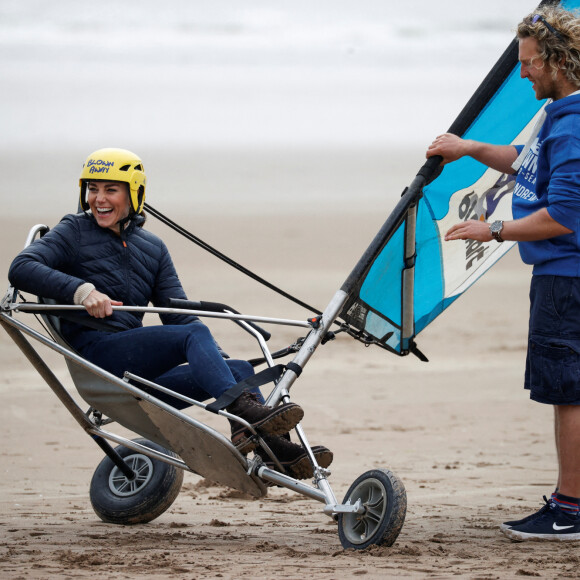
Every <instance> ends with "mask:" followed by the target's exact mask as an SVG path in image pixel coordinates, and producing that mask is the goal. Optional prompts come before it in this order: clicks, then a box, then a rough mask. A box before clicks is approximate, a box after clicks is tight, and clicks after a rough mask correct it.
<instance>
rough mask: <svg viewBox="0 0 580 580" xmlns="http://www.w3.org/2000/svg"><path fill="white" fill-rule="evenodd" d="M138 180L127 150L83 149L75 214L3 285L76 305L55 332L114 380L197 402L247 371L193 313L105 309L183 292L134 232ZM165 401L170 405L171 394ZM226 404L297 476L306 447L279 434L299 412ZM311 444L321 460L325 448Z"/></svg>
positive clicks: (235, 436)
mask: <svg viewBox="0 0 580 580" xmlns="http://www.w3.org/2000/svg"><path fill="white" fill-rule="evenodd" d="M145 183H146V178H145V172H144V169H143V164H142V162H141V160H140V159H139V157H137V156H136V155H135V154H134V153H131V152H130V151H127V150H124V149H100V150H98V151H95V152H94V153H93V154H91V155H89V157H88V158H87V160H86V162H85V164H84V166H83V169H82V173H81V178H80V181H79V184H80V205H81V208H82V209H83V212H82V213H79V214H76V215H72V214H71V215H67V216H65V217H64V218H63V219H62V220H61V222H60V223H59V224H58V225H57V226H56V227H55V228H54V229H52V230H51V231H50V232H48V233H47V234H46V235H45V236H44V237H42V238H41V239H39V240H36V241H35V242H34V243H33V244H31V245H30V246H29V247H28V248H26V249H25V250H23V251H22V252H21V253H20V254H19V255H18V256H17V257H16V258H15V260H14V261H13V263H12V265H11V267H10V271H9V275H8V276H9V279H10V283H11V284H12V285H13V286H14V287H16V288H18V289H20V290H23V291H25V292H31V293H34V294H36V295H38V296H42V297H44V298H52V299H55V300H56V301H57V302H59V303H61V304H71V303H73V304H79V305H82V306H84V308H85V311H84V312H81V313H80V315H79V316H78V317H74V319H72V320H71V319H70V318H69V319H63V320H62V323H61V330H62V334H63V335H64V337H65V338H66V339H67V340H68V342H69V343H70V344H71V345H72V347H73V348H75V349H76V350H77V351H78V352H79V353H80V354H81V355H82V356H83V357H85V358H86V359H87V360H89V361H90V362H92V363H94V364H96V365H99V366H100V367H102V368H103V369H105V370H107V371H109V372H111V373H112V374H115V375H116V376H119V377H122V376H123V373H124V372H125V371H129V372H132V373H134V374H136V375H139V376H140V377H143V378H145V379H148V380H151V381H154V382H156V383H158V384H160V385H162V386H165V387H167V388H169V389H171V390H173V391H176V392H178V393H181V394H184V395H187V396H188V397H191V398H193V399H196V400H200V401H203V400H205V399H208V398H211V397H213V398H216V399H217V398H218V397H220V396H221V395H222V394H223V393H225V392H226V391H228V389H230V388H231V387H233V386H234V385H235V384H237V383H238V382H240V381H242V380H243V379H245V378H247V377H249V376H250V375H252V374H253V369H252V367H251V365H250V364H249V363H247V362H246V361H241V360H225V359H224V357H223V356H222V354H221V352H220V350H219V347H218V346H217V344H216V342H215V340H214V338H213V337H212V335H211V333H210V331H209V329H208V328H207V327H206V326H205V325H204V324H203V323H202V322H201V321H200V320H199V319H198V318H196V317H194V316H190V315H185V314H161V315H160V318H161V321H162V323H163V325H162V326H146V327H145V326H143V324H142V319H143V313H137V312H127V311H119V310H115V311H113V306H121V305H126V306H147V305H148V304H149V303H152V304H153V305H154V306H158V307H165V306H168V304H169V299H170V298H182V299H185V298H186V295H185V292H184V290H183V288H182V286H181V283H180V281H179V278H178V276H177V273H176V271H175V268H174V266H173V262H172V260H171V257H170V255H169V252H168V250H167V247H166V246H165V244H164V243H163V242H162V240H161V239H159V238H158V237H157V236H155V235H154V234H152V233H150V232H148V231H147V230H145V229H144V228H143V224H144V222H145V218H144V217H143V215H142V210H143V205H144V202H145ZM95 319H96V320H95ZM172 404H175V405H176V406H177V405H178V404H179V403H178V402H177V400H176V399H173V400H172ZM226 410H227V411H228V412H230V413H232V414H234V415H237V416H239V417H241V418H242V419H244V420H246V421H247V422H248V423H250V424H251V425H252V426H253V427H254V428H255V429H257V430H259V432H260V433H261V434H262V435H264V436H266V437H268V439H267V440H268V444H270V446H271V447H272V444H273V447H272V449H273V451H274V452H275V453H276V454H277V455H278V456H279V458H280V459H281V462H282V464H283V465H285V466H288V471H289V473H290V474H291V475H294V476H295V477H298V476H300V475H301V472H303V471H304V469H302V467H303V466H304V465H305V462H307V457H306V452H305V450H304V449H303V448H302V447H301V446H299V445H296V444H294V443H292V442H290V441H289V440H288V438H287V437H281V435H285V434H287V433H288V431H289V430H290V429H292V428H294V427H295V426H296V424H297V423H298V422H299V421H300V420H301V419H302V417H303V414H304V413H303V411H302V409H301V408H300V407H299V406H298V405H297V404H296V403H284V404H281V405H279V406H278V407H276V408H271V407H268V406H266V405H264V404H263V398H262V397H261V395H260V394H259V392H257V393H252V392H248V391H244V392H243V393H242V394H241V395H240V396H239V397H238V398H237V399H235V400H234V401H233V402H232V403H230V404H229V405H228V406H227V407H226ZM232 441H233V442H234V444H236V445H237V446H238V449H240V451H242V452H244V453H247V452H249V451H250V450H252V448H253V446H254V444H253V443H251V442H249V441H248V440H247V433H246V431H245V429H244V427H243V426H241V425H240V423H237V422H232ZM317 449H318V448H317ZM320 449H323V450H324V452H320V450H319V455H320V458H321V459H322V460H323V463H328V464H329V463H330V461H331V460H332V454H331V453H330V451H328V450H327V449H325V448H320ZM328 454H330V461H329V460H328ZM311 471H312V470H311V469H310V472H311ZM309 475H310V474H307V475H306V477H308V476H309Z"/></svg>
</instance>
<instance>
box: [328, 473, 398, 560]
mask: <svg viewBox="0 0 580 580" xmlns="http://www.w3.org/2000/svg"><path fill="white" fill-rule="evenodd" d="M357 500H360V501H361V504H362V506H363V507H364V510H365V511H364V512H363V513H362V514H354V513H352V514H348V513H347V514H339V516H338V536H339V538H340V543H341V544H342V547H343V548H345V549H346V548H354V549H355V550H364V549H365V548H368V547H369V546H371V545H373V544H374V545H377V546H392V545H393V544H394V543H395V540H396V539H397V537H398V535H399V533H400V531H401V529H402V527H403V523H404V522H405V515H406V513H407V494H406V492H405V487H404V485H403V482H402V481H401V480H400V479H399V478H398V477H397V476H396V475H395V474H394V473H392V472H391V471H389V470H387V469H372V470H371V471H367V472H366V473H363V474H362V475H361V476H360V477H358V478H357V480H356V481H355V482H354V483H353V484H352V485H351V486H350V489H349V490H348V492H347V493H346V496H345V497H344V501H343V504H346V503H350V504H351V505H352V504H355V503H356V502H357Z"/></svg>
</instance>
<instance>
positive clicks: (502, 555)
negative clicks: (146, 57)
mask: <svg viewBox="0 0 580 580" xmlns="http://www.w3.org/2000/svg"><path fill="white" fill-rule="evenodd" d="M214 161H215V166H216V167H218V166H219V157H217V158H216V159H215V160H214ZM281 163H282V162H281ZM334 163H335V164H338V163H339V162H338V161H337V160H336V159H334ZM228 167H229V166H227V165H226V166H225V167H224V168H223V169H224V171H225V172H227V170H228ZM308 167H309V169H308V170H307V171H306V170H304V169H303V170H302V171H301V172H300V179H301V181H300V188H299V186H298V182H296V183H294V187H295V188H296V191H298V189H300V192H301V194H303V195H306V194H307V193H308V190H307V189H305V187H304V183H312V181H311V180H310V181H309V179H310V178H311V179H313V180H314V181H315V182H316V179H322V177H321V175H322V174H323V167H322V166H321V165H318V164H316V163H314V162H313V163H311V165H309V166H308ZM321 167H322V168H321ZM232 168H233V166H231V167H230V169H232ZM258 168H259V164H258V163H257V162H256V163H255V164H254V165H251V164H248V163H246V165H245V170H246V176H247V175H257V173H256V172H257V171H258ZM316 168H317V169H316ZM348 169H349V168H346V169H345V172H346V171H347V170H348ZM375 169H376V171H377V172H380V171H381V167H380V166H377V165H376V164H375ZM238 170H239V168H238ZM271 171H272V173H271V174H270V173H267V174H261V175H260V176H259V177H256V178H255V180H254V183H256V182H258V181H260V179H261V180H262V181H261V183H262V186H263V187H264V188H266V187H267V184H268V182H271V179H272V175H274V174H275V173H276V169H275V168H274V169H272V170H271ZM290 173H291V172H290V171H289V174H290ZM297 173H298V172H297ZM229 175H230V178H231V181H230V183H229V184H228V183H226V182H225V180H224V184H223V186H222V187H223V191H222V192H220V191H216V192H215V195H216V196H217V197H214V198H212V199H213V203H208V204H205V205H204V204H201V205H199V206H197V207H195V206H194V205H193V204H192V203H189V204H185V205H184V206H183V208H184V209H182V211H180V212H179V213H176V211H175V210H174V207H173V206H172V204H171V203H170V202H169V200H170V199H171V198H170V197H169V196H168V197H166V198H165V200H164V199H155V197H154V195H153V193H151V196H150V197H149V198H148V201H150V203H151V204H152V205H153V206H154V207H157V208H158V209H160V210H161V211H163V210H164V209H165V207H169V209H170V210H171V211H168V213H169V214H170V216H171V217H174V219H176V220H177V221H178V222H179V223H181V224H182V225H183V226H184V227H187V228H189V229H191V230H192V231H193V232H194V233H195V234H196V235H198V236H200V237H201V238H202V239H206V241H208V243H210V244H214V245H216V246H217V247H218V249H220V250H221V251H223V252H224V253H226V254H230V255H231V257H232V258H234V259H237V260H239V261H240V262H241V263H242V264H243V265H244V266H246V267H248V268H250V269H253V270H255V271H256V272H257V273H258V274H260V275H261V276H263V277H265V278H266V279H268V280H270V281H271V282H273V283H275V284H277V285H279V286H281V287H282V288H284V289H285V290H288V291H289V292H291V293H295V294H296V295H297V296H299V297H300V298H302V299H304V300H306V301H307V302H309V303H311V304H313V305H315V306H317V307H324V306H325V305H326V303H327V302H328V301H329V300H330V298H331V297H332V295H333V293H334V291H335V290H336V289H337V288H338V287H339V286H340V284H341V283H342V281H343V280H344V279H345V278H346V276H347V274H348V273H349V271H350V269H351V268H352V267H353V266H354V264H355V262H356V260H357V259H358V257H359V256H360V255H361V254H362V252H363V251H364V249H365V247H366V245H367V244H368V242H369V241H370V239H371V238H372V236H373V235H374V233H375V232H376V231H377V230H378V228H379V227H380V225H381V224H382V222H383V220H384V219H385V218H386V216H387V215H388V212H389V211H390V209H391V208H392V205H393V203H394V201H393V200H394V199H396V196H391V198H389V200H386V201H385V202H384V203H374V204H372V205H371V204H365V203H356V204H355V203H351V204H350V205H349V203H348V200H347V198H346V197H345V198H341V199H342V201H340V202H339V203H336V204H328V203H321V202H320V200H318V202H317V198H316V196H315V195H312V196H311V197H308V196H306V200H307V201H306V202H305V203H302V204H300V205H296V204H292V197H291V195H290V194H289V196H288V199H287V200H282V201H280V198H277V199H278V202H277V203H278V204H279V205H278V206H277V207H270V208H269V209H264V211H254V212H252V211H248V206H247V205H245V204H244V199H245V198H246V197H248V196H250V195H251V191H252V188H251V187H250V186H249V182H248V183H244V181H243V180H242V179H238V178H239V177H240V175H238V174H237V173H236V170H235V169H233V170H232V172H231V173H230V174H229ZM405 175H407V176H408V177H410V175H409V174H408V172H406V168H405V170H404V171H403V170H401V171H399V172H398V173H397V172H394V171H393V172H390V173H389V179H390V180H391V181H390V182H389V183H390V184H391V185H392V189H394V190H397V191H398V190H400V189H401V187H400V186H401V182H402V181H403V180H404V179H406V177H405ZM210 177H211V176H210ZM69 182H70V184H71V187H67V188H65V187H64V185H67V184H68V183H69ZM63 183H64V182H63ZM63 183H60V188H61V191H63V189H68V190H69V191H70V192H71V200H70V206H71V207H72V206H73V203H74V202H73V199H74V197H73V196H74V195H75V193H74V192H75V189H74V181H72V182H71V180H70V179H69V180H68V182H67V183H64V185H63ZM234 183H235V187H236V191H237V195H238V196H239V197H237V201H236V198H234V197H233V196H230V198H228V207H227V211H220V210H219V209H218V206H219V201H220V195H222V194H223V195H225V193H224V192H225V191H226V190H227V189H228V187H229V188H230V189H231V187H232V186H233V185H234ZM316 183H318V182H316ZM292 185H293V184H292V183H287V187H288V188H289V192H291V190H292ZM188 186H189V184H188V183H186V182H183V183H182V189H183V190H186V188H187V187H188ZM349 186H350V185H349V184H348V183H347V184H346V185H345V187H349ZM252 187H253V186H252ZM152 191H153V188H152ZM66 199H67V198H66V197H63V196H62V194H61V197H59V198H58V202H56V203H55V204H53V205H50V204H48V203H47V204H45V205H44V206H43V207H44V209H43V211H42V214H41V215H42V217H43V218H44V221H47V222H49V224H48V225H54V223H55V222H56V220H57V218H58V213H57V211H58V210H59V209H60V206H59V204H61V205H62V204H67V203H68V202H67V201H66ZM63 200H64V201H63ZM164 201H165V203H164ZM11 207H12V210H11V211H12V215H8V216H4V217H2V218H0V225H1V230H0V231H2V245H1V249H0V270H1V271H2V272H3V273H4V276H5V275H6V272H7V268H8V265H9V263H10V260H11V258H12V257H13V256H14V255H15V254H16V253H17V252H18V251H19V249H20V248H21V247H22V244H23V243H24V239H25V236H26V232H27V231H28V229H29V227H30V226H31V225H33V224H34V223H38V221H43V220H41V219H40V217H41V216H40V215H38V211H31V212H30V211H29V214H30V215H24V209H25V208H24V207H23V208H22V211H17V210H14V207H15V205H12V206H11ZM38 209H39V208H38V207H37V208H35V210H38ZM51 212H52V213H51ZM148 227H150V229H151V230H152V231H155V232H156V233H158V234H159V235H161V236H162V237H163V238H164V239H165V240H166V242H167V244H168V246H169V248H170V250H171V252H172V254H173V256H174V260H175V263H176V265H177V267H178V270H179V272H180V276H181V278H182V281H183V284H184V286H185V288H186V291H187V293H188V295H189V296H190V297H192V298H197V299H205V300H216V301H220V302H225V303H228V304H231V305H232V306H233V307H234V308H236V309H238V310H240V311H242V312H244V313H248V314H259V315H268V316H280V317H285V318H297V317H298V318H304V317H305V316H307V313H306V312H305V311H304V310H303V309H301V308H300V307H298V306H296V305H294V304H291V303H288V302H286V301H285V300H283V299H282V298H280V297H278V296H276V295H274V294H272V293H271V292H270V291H268V290H266V289H262V288H260V287H258V286H256V285H255V283H254V282H252V281H250V280H246V279H245V278H243V277H242V276H241V274H239V273H237V272H235V271H233V270H231V269H230V268H228V267H226V266H225V265H223V264H221V263H220V262H218V261H216V260H215V259H214V258H211V257H210V256H207V255H205V254H203V253H202V252H201V250H199V249H197V248H195V247H194V246H192V245H191V244H187V243H184V242H183V241H182V240H181V239H180V238H178V237H177V235H176V234H175V233H173V232H171V231H169V230H168V229H167V228H166V227H165V226H163V225H161V224H159V223H158V222H157V223H155V221H154V220H151V221H150V223H149V224H148ZM529 278H530V271H529V269H528V268H527V267H526V266H524V265H522V264H521V262H520V261H519V257H518V255H517V253H516V251H512V252H510V254H508V256H507V257H506V258H504V259H503V260H502V261H501V262H500V264H499V265H497V266H496V267H495V268H494V269H493V270H492V271H491V272H490V273H489V274H488V275H486V276H485V277H484V278H483V279H482V280H480V281H479V283H478V284H476V285H475V286H474V287H473V288H472V289H471V290H469V291H468V292H467V294H466V295H465V296H464V297H462V299H461V300H459V301H458V302H457V303H456V304H455V305H454V306H452V307H451V308H450V309H449V310H448V311H447V312H445V313H444V314H443V315H442V316H441V317H440V318H439V319H438V320H436V321H435V322H434V323H433V324H432V325H431V326H429V327H428V328H427V329H426V330H425V331H424V332H423V333H422V334H421V335H420V336H419V337H418V340H417V342H418V345H419V347H420V348H421V350H422V351H423V352H424V353H425V354H426V355H427V356H428V357H429V359H430V362H429V363H423V362H420V361H419V360H418V359H416V358H414V357H412V356H411V357H406V358H398V357H396V356H394V355H391V354H389V353H387V352H384V351H381V350H379V349H377V348H365V347H363V346H362V345H361V344H359V343H356V342H355V341H353V340H352V339H350V338H348V337H344V336H339V337H338V338H337V340H335V341H334V342H331V343H329V344H327V345H325V346H323V347H321V348H320V349H319V350H318V351H317V353H316V355H315V356H314V357H313V359H312V360H311V362H310V363H309V364H308V366H307V367H306V369H305V372H304V374H303V375H302V377H301V378H300V380H299V381H298V382H297V383H296V385H295V386H294V387H293V391H292V395H293V397H294V399H295V400H296V401H297V402H299V403H300V404H301V405H302V406H303V408H304V409H305V413H306V416H305V419H304V422H303V425H304V427H305V429H306V433H307V434H308V437H309V440H310V441H311V443H313V444H318V443H320V444H325V445H327V446H328V447H329V448H331V449H332V450H333V452H334V463H333V465H332V467H331V469H332V476H331V478H330V482H331V485H332V486H333V489H334V491H335V493H336V495H337V497H338V498H340V499H342V497H343V496H344V494H345V493H346V491H347V489H348V487H349V486H350V484H351V483H352V482H353V481H354V480H355V479H356V478H357V477H358V476H359V475H360V474H362V473H363V472H365V471H367V470H369V469H373V468H375V467H386V468H388V469H391V470H392V471H394V472H395V473H396V474H397V475H398V476H399V477H400V478H401V479H402V481H403V483H404V485H405V487H406V490H407V496H408V511H407V517H406V522H405V525H404V527H403V530H402V532H401V534H400V536H399V538H398V540H397V542H396V543H395V544H394V546H392V547H390V548H378V547H375V548H371V549H369V550H367V551H363V552H354V551H349V550H346V551H345V550H343V549H342V547H341V545H340V542H339V539H338V534H337V527H336V524H335V523H334V522H333V521H332V520H331V519H330V518H329V517H328V516H326V515H324V514H323V512H322V504H319V503H317V502H315V501H313V500H308V499H305V498H303V497H302V496H299V495H297V494H294V493H291V492H290V491H287V490H283V489H279V488H273V489H271V490H270V491H269V493H268V496H267V497H265V498H262V499H260V500H252V499H250V498H247V497H244V496H242V495H240V494H239V493H238V492H236V491H234V490H230V489H227V488H224V487H219V486H216V485H214V484H212V483H211V482H208V481H205V480H203V479H202V478H200V477H197V476H195V475H192V474H189V473H186V474H185V482H184V485H183V489H182V491H181V494H180V495H179V497H178V499H177V501H176V502H175V503H174V504H173V506H172V507H171V508H170V509H169V510H168V511H167V512H166V513H165V514H163V515H162V516H161V517H160V518H158V519H157V520H155V521H153V522H151V523H150V524H147V525H139V526H134V527H118V526H114V525H110V524H104V523H102V522H101V521H100V520H99V519H98V518H97V516H96V515H95V513H94V512H93V510H92V508H91V505H90V501H89V496H88V488H89V483H90V479H91V476H92V473H93V470H94V469H95V467H96V466H97V464H98V463H99V461H100V460H101V458H102V452H101V451H100V449H99V448H98V447H97V446H96V445H95V444H94V443H93V442H92V441H91V440H90V438H89V437H87V436H85V435H84V434H83V433H82V431H81V429H80V428H79V427H78V426H77V424H76V423H75V422H74V420H73V419H72V417H70V415H69V414H68V413H67V411H66V410H65V409H64V407H63V406H62V405H61V404H60V403H59V402H58V400H57V399H56V397H55V396H54V395H53V394H52V392H51V391H50V389H49V388H48V387H47V386H46V385H45V384H44V382H43V381H42V379H41V378H40V377H39V376H38V375H37V373H36V371H35V370H34V369H33V368H32V367H31V366H30V365H29V364H28V362H27V361H26V359H25V358H24V356H23V355H22V354H21V353H20V351H19V350H18V348H17V347H16V346H15V345H14V344H13V342H12V341H11V340H10V338H9V337H8V335H7V334H6V333H5V332H4V331H2V332H0V345H1V348H0V365H1V368H2V372H1V374H0V392H1V393H2V400H3V404H2V406H1V408H0V420H1V423H2V426H3V436H2V442H1V444H0V454H1V457H2V461H1V466H2V477H1V478H0V535H1V536H2V538H3V540H2V543H1V546H0V575H1V576H2V577H3V578H10V579H18V578H27V579H40V578H49V577H50V578H73V577H74V578H83V577H87V578H88V577H94V575H95V573H96V574H98V575H99V576H100V577H103V578H111V579H120V578H140V577H143V576H145V575H146V576H147V577H151V578H232V579H234V578H249V577H252V578H303V577H305V576H307V575H308V576H312V577H314V578H320V579H324V580H326V579H333V578H345V577H353V576H365V577H368V578H385V577H409V578H446V577H451V576H458V577H465V578H474V579H475V578H506V577H512V576H536V577H545V578H554V577H576V576H577V567H578V561H579V557H578V556H577V555H575V554H574V552H573V551H572V550H571V549H570V546H568V545H558V544H555V545H554V544H541V543H513V542H511V541H510V540H508V539H507V538H505V537H504V536H503V535H501V533H500V532H499V530H498V526H499V524H500V523H501V522H502V521H505V520H507V519H513V518H516V517H520V516H523V515H527V514H528V513H531V512H532V511H535V510H536V509H538V508H539V507H540V506H541V504H542V495H544V494H547V495H548V494H549V493H550V492H551V491H552V488H553V484H554V481H555V468H556V466H555V458H554V452H553V441H552V410H551V409H550V408H548V407H544V406H540V405H537V404H533V403H531V402H530V401H529V400H528V399H527V396H526V394H525V393H524V391H523V389H522V377H523V370H524V357H525V340H526V324H527V308H528V306H527V292H528V284H529ZM5 280H6V279H5ZM6 284H7V282H6ZM209 324H210V326H211V328H212V330H213V331H214V334H215V335H216V337H217V338H218V340H219V342H220V343H221V344H222V346H223V347H224V349H225V350H226V351H228V352H230V353H235V355H236V356H238V357H240V358H243V357H248V358H250V357H253V356H256V355H257V346H255V344H254V343H253V342H252V341H249V340H248V339H247V338H246V335H245V334H243V333H241V332H240V331H238V330H237V329H236V330H232V328H231V326H230V325H228V324H226V323H224V322H210V323H209ZM274 331H275V332H274V337H273V338H272V341H271V348H272V349H273V350H275V349H276V348H280V347H282V346H286V345H287V344H290V343H291V342H293V341H294V340H295V339H296V338H298V337H299V336H301V334H300V331H299V330H298V331H296V330H293V329H290V330H288V329H278V328H276V329H274ZM41 352H42V353H43V355H46V360H47V361H49V363H50V366H51V368H52V369H53V370H54V372H55V373H56V374H57V376H58V377H59V378H60V379H61V380H62V381H63V382H64V384H65V385H66V386H67V388H70V389H71V392H73V393H74V389H73V387H72V383H71V381H70V379H69V378H68V376H67V372H66V369H65V366H64V363H63V361H62V360H60V359H59V357H58V356H56V355H53V354H52V353H46V352H45V351H44V350H41ZM83 407H84V404H83ZM210 423H211V424H212V425H214V426H215V427H216V428H219V429H222V430H223V431H224V432H226V430H227V427H226V425H224V424H222V423H219V418H217V417H216V418H214V417H212V418H211V421H210Z"/></svg>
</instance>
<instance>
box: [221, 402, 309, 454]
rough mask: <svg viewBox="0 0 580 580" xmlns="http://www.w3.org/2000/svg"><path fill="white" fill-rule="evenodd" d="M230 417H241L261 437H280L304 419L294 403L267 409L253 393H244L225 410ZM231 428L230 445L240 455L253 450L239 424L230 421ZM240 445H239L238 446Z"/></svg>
mask: <svg viewBox="0 0 580 580" xmlns="http://www.w3.org/2000/svg"><path fill="white" fill-rule="evenodd" d="M225 410H226V411H227V412H228V413H231V414H232V415H237V416H238V417H241V418H242V419H244V420H245V421H247V422H248V423H250V424H251V425H252V427H253V428H254V429H255V430H256V431H258V432H259V433H260V434H261V435H282V434H284V433H288V431H290V429H294V427H296V425H297V424H298V423H300V421H301V420H302V417H304V411H303V410H302V407H300V406H299V405H297V404H296V403H283V404H282V405H279V406H278V407H274V408H272V407H268V406H267V405H263V404H262V403H260V402H259V401H258V396H257V395H256V394H255V393H250V392H249V391H244V392H243V393H242V394H241V395H240V396H239V397H238V398H237V399H236V400H235V401H234V402H233V403H232V404H231V405H229V406H227V407H226V409H225ZM230 423H231V426H232V443H233V444H234V445H236V446H237V447H238V450H239V451H241V452H242V453H248V452H249V451H252V450H253V449H255V447H256V444H255V443H254V442H252V441H248V437H250V435H251V433H250V432H249V431H247V430H246V428H245V427H244V426H243V425H241V424H240V423H238V422H236V421H233V420H231V419H230ZM240 444H241V445H240Z"/></svg>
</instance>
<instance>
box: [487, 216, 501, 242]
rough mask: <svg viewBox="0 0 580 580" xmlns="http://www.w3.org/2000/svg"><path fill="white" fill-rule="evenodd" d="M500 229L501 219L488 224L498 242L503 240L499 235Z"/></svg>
mask: <svg viewBox="0 0 580 580" xmlns="http://www.w3.org/2000/svg"><path fill="white" fill-rule="evenodd" d="M502 230H503V222H502V221H501V220H496V221H495V222H493V223H492V224H491V225H490V226H489V231H490V232H491V235H492V237H493V238H494V239H495V240H496V241H498V242H503V238H502V237H501V232H502Z"/></svg>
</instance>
